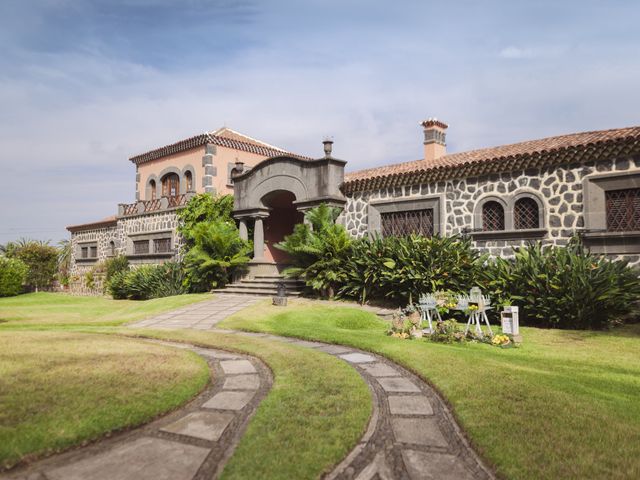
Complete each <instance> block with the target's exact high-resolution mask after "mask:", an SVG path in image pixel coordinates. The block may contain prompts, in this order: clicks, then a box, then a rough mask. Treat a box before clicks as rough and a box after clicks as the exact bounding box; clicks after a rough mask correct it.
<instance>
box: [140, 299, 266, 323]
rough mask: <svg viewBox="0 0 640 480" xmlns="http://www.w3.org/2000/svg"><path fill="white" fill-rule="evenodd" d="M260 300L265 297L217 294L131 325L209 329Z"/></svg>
mask: <svg viewBox="0 0 640 480" xmlns="http://www.w3.org/2000/svg"><path fill="white" fill-rule="evenodd" d="M260 300H264V297H249V296H246V295H227V294H225V295H217V296H216V297H214V298H212V299H211V300H205V301H204V302H198V303H194V304H192V305H188V306H186V307H183V308H180V309H178V310H173V311H171V312H166V313H163V314H161V315H157V316H155V317H151V318H146V319H144V320H141V321H139V322H135V323H131V324H129V326H130V327H149V328H157V329H170V328H193V329H195V330H209V329H211V328H213V327H214V326H215V325H216V324H217V323H218V322H220V321H222V320H224V319H225V318H227V317H229V316H231V315H233V314H234V313H236V312H238V311H240V310H242V309H243V308H246V307H248V306H249V305H253V304H254V303H256V302H259V301H260Z"/></svg>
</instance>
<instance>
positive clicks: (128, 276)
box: [108, 262, 185, 300]
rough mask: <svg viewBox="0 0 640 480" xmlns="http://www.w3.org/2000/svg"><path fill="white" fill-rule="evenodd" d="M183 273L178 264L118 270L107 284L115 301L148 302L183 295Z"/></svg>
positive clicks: (170, 263) (169, 263)
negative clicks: (153, 299) (152, 299)
mask: <svg viewBox="0 0 640 480" xmlns="http://www.w3.org/2000/svg"><path fill="white" fill-rule="evenodd" d="M183 282H184V271H183V269H182V266H181V265H180V264H179V263H175V262H167V263H164V264H162V265H143V266H140V267H138V268H134V269H132V270H118V271H116V272H115V273H113V274H112V276H111V278H110V281H109V283H108V290H109V293H110V294H111V295H112V296H113V298H115V299H125V298H128V299H130V300H149V299H151V298H160V297H169V296H172V295H181V294H183V293H185V288H184V286H183Z"/></svg>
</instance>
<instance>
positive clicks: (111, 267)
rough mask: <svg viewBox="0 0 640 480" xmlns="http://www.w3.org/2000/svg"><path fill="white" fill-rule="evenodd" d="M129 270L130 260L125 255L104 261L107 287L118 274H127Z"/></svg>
mask: <svg viewBox="0 0 640 480" xmlns="http://www.w3.org/2000/svg"><path fill="white" fill-rule="evenodd" d="M128 270H129V260H128V259H127V257H125V256H124V255H118V256H117V257H111V258H108V259H106V260H105V261H104V273H105V275H104V281H105V285H106V284H108V283H109V281H110V280H111V278H112V277H113V276H114V275H115V274H116V273H118V272H127V271H128Z"/></svg>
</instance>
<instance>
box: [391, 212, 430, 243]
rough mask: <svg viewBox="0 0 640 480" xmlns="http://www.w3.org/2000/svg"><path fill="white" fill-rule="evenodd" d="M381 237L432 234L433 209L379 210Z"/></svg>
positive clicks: (426, 235) (427, 235)
mask: <svg viewBox="0 0 640 480" xmlns="http://www.w3.org/2000/svg"><path fill="white" fill-rule="evenodd" d="M380 220H381V223H382V236H383V237H390V236H393V237H403V236H406V235H410V234H412V233H415V234H417V235H424V236H425V237H431V236H432V235H433V209H432V208H427V209H424V210H407V211H404V212H381V213H380Z"/></svg>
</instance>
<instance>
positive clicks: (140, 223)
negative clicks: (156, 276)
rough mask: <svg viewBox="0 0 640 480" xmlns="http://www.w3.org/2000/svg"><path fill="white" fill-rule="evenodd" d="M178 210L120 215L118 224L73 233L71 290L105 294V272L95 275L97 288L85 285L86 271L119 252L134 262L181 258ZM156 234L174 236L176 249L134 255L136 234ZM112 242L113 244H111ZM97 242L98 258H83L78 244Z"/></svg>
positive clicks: (157, 262)
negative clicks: (103, 274) (166, 251)
mask: <svg viewBox="0 0 640 480" xmlns="http://www.w3.org/2000/svg"><path fill="white" fill-rule="evenodd" d="M176 213H177V210H176V209H170V210H164V211H161V212H153V213H146V214H141V215H132V216H127V217H120V218H118V220H117V225H115V226H110V227H103V228H96V229H87V230H83V231H80V232H75V233H72V234H71V246H72V251H73V255H72V260H71V269H70V280H69V293H71V294H72V295H102V294H103V293H102V292H103V285H102V281H103V279H102V276H101V275H100V274H97V275H94V278H95V281H94V284H95V286H94V288H93V289H91V288H89V287H88V286H87V285H86V274H87V273H88V272H90V271H92V270H93V269H94V268H95V267H96V266H97V265H99V264H100V263H101V262H103V261H104V260H106V259H107V258H111V257H113V256H117V255H126V256H127V257H128V258H129V263H130V264H131V265H133V266H135V265H142V264H160V263H164V262H166V261H168V260H179V252H180V249H181V247H182V238H181V237H180V235H178V233H177V231H176V229H177V227H178V217H177V214H176ZM147 234H148V235H150V236H151V237H153V236H154V235H155V234H160V235H162V236H169V235H170V236H171V238H172V247H173V248H172V250H173V252H175V253H169V254H158V255H154V254H149V255H139V256H138V255H132V254H133V247H132V245H133V240H132V239H135V238H136V235H138V236H140V238H144V236H145V235H147ZM111 242H113V244H114V248H113V250H112V248H111ZM89 243H90V244H94V243H95V244H97V248H98V256H97V258H95V259H80V258H79V257H80V251H79V246H80V245H81V244H89Z"/></svg>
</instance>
